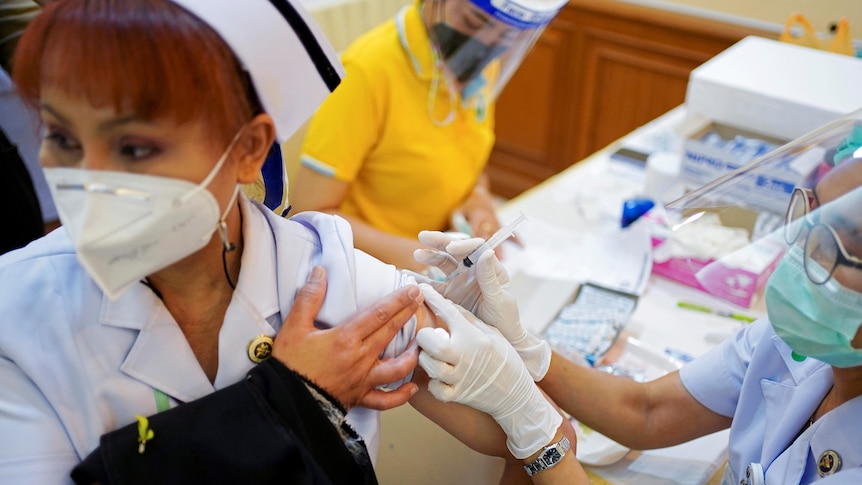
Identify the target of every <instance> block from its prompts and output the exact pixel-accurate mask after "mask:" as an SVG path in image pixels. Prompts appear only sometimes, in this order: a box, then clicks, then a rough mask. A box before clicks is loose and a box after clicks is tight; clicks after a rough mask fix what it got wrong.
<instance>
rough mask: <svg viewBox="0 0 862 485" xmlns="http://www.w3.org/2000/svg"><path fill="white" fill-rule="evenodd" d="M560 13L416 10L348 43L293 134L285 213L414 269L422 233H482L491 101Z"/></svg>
mask: <svg viewBox="0 0 862 485" xmlns="http://www.w3.org/2000/svg"><path fill="white" fill-rule="evenodd" d="M564 3H565V2H564V1H561V0H493V1H488V0H475V1H473V0H424V1H417V2H416V3H414V4H413V5H409V6H406V7H404V8H403V9H402V10H401V11H400V12H399V13H398V14H397V15H396V16H395V17H394V18H393V19H391V20H389V21H387V22H386V23H384V24H381V25H380V26H378V27H377V28H375V29H373V30H372V31H370V32H368V33H367V34H365V35H364V36H362V37H360V38H359V39H357V40H356V41H355V42H354V43H353V44H352V45H351V46H350V47H349V48H348V49H347V50H346V51H345V52H344V54H343V55H342V61H343V63H344V66H345V70H346V76H345V78H344V82H343V83H342V85H341V86H339V88H338V89H337V90H336V91H335V92H334V93H333V95H332V96H330V97H329V98H328V99H327V100H326V101H325V102H324V103H323V105H322V106H321V107H320V109H319V110H318V111H317V112H316V114H315V116H314V118H313V119H312V121H311V124H310V126H309V130H308V133H307V135H306V136H305V139H304V144H303V148H302V154H301V166H300V167H299V169H298V173H297V177H296V182H295V184H294V186H293V191H292V201H291V202H292V203H293V205H294V209H295V210H297V211H303V210H320V211H324V212H330V213H336V214H339V215H342V216H344V217H345V218H346V219H348V220H349V221H350V222H351V224H352V226H353V229H354V233H355V235H356V245H357V247H358V248H360V249H362V250H364V251H366V252H368V253H370V254H371V255H373V256H375V257H377V258H380V259H382V260H384V261H386V262H389V263H392V264H395V265H396V266H399V267H402V268H407V269H412V270H415V271H420V270H423V269H425V268H427V265H426V264H424V263H422V262H417V261H416V260H414V258H413V251H414V250H415V249H417V248H420V247H428V246H427V245H432V246H433V245H434V244H435V242H434V241H422V240H421V239H420V240H417V236H418V234H419V232H420V231H422V230H425V229H432V230H437V231H445V230H448V229H450V228H451V229H453V230H456V231H460V232H469V233H472V234H473V235H475V236H478V237H482V238H487V237H489V236H490V235H491V234H493V233H494V232H495V231H496V230H497V229H498V228H499V226H500V224H499V222H498V221H497V218H496V215H495V201H494V199H493V197H492V196H491V193H490V187H489V185H488V179H487V177H486V175H485V174H484V169H485V166H486V164H487V161H488V156H489V155H490V152H491V148H492V147H493V145H494V111H495V110H494V107H495V100H496V98H497V96H498V94H499V93H500V91H501V90H502V89H503V87H504V86H505V85H506V83H507V81H508V80H509V78H510V77H511V76H512V75H513V74H514V72H515V70H516V69H517V68H518V66H519V65H520V64H521V61H522V60H523V58H524V56H525V55H526V54H527V53H528V52H529V50H530V48H531V47H532V46H533V44H534V43H535V41H536V39H537V38H538V37H539V35H540V34H541V33H542V31H543V30H544V28H545V26H546V25H547V24H548V23H549V22H550V21H551V20H552V19H553V18H554V16H555V15H556V14H557V12H558V11H559V9H560V8H561V7H562V5H563V4H564ZM525 122H528V121H525Z"/></svg>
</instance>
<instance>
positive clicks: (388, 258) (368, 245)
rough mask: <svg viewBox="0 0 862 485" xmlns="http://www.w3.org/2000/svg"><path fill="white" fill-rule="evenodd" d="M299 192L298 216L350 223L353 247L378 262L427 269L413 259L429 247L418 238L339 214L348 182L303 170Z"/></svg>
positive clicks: (295, 204)
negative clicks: (325, 215) (317, 214)
mask: <svg viewBox="0 0 862 485" xmlns="http://www.w3.org/2000/svg"><path fill="white" fill-rule="evenodd" d="M295 185H296V188H295V190H294V192H296V193H295V194H294V195H293V196H292V197H291V200H292V203H293V209H294V211H295V212H303V211H308V210H314V211H320V212H326V213H329V214H337V215H339V216H341V217H343V218H345V219H347V221H348V222H350V225H351V226H352V228H353V242H354V246H356V247H357V248H358V249H361V250H363V251H365V252H366V253H368V254H370V255H372V256H374V257H375V258H377V259H379V260H381V261H385V262H387V263H389V264H394V265H395V266H397V267H399V268H404V269H410V270H413V271H422V270H424V269H425V265H423V264H421V263H418V262H416V260H415V259H413V251H414V250H416V249H419V248H424V247H426V246H425V245H423V244H421V243H420V242H419V241H418V240H417V239H415V238H412V239H411V238H406V237H401V236H396V235H394V234H389V233H387V232H383V231H381V230H379V229H376V228H374V227H372V226H371V225H369V224H368V223H367V222H365V221H364V220H362V219H360V218H358V217H354V216H349V215H345V214H344V213H342V212H340V211H339V208H340V207H341V203H342V202H343V201H344V197H345V196H346V194H347V190H348V188H349V186H350V184H348V183H347V182H342V181H340V180H336V179H334V178H332V177H328V176H326V175H323V174H320V173H318V172H315V171H314V170H312V169H310V168H308V167H306V166H301V167H300V168H299V172H298V173H297V183H296V184H295Z"/></svg>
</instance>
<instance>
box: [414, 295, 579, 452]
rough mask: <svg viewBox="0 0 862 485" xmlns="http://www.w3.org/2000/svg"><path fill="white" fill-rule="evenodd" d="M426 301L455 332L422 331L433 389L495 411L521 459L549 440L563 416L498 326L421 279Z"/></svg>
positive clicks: (425, 363) (419, 337) (423, 360)
mask: <svg viewBox="0 0 862 485" xmlns="http://www.w3.org/2000/svg"><path fill="white" fill-rule="evenodd" d="M419 289H420V290H421V291H422V294H423V295H424V296H425V303H426V304H428V306H429V307H430V308H431V309H432V310H433V311H434V313H435V314H436V315H437V316H438V318H440V319H441V320H443V321H444V322H445V323H446V324H447V325H448V326H449V331H450V332H451V335H450V334H449V333H447V332H446V331H445V330H443V329H440V328H437V329H431V328H423V329H422V330H420V331H419V333H418V334H417V336H416V340H417V342H418V343H419V346H420V347H421V348H422V352H421V353H420V354H419V365H421V366H422V368H423V369H425V372H427V373H428V375H429V377H431V379H432V380H431V382H430V383H429V384H428V390H429V391H431V393H432V394H433V395H434V397H436V398H437V399H439V400H441V401H455V402H459V403H462V404H466V405H468V406H470V407H473V408H475V409H478V410H480V411H483V412H485V413H488V414H489V415H491V416H492V417H493V418H494V420H495V421H497V423H498V424H499V425H500V427H501V428H502V429H503V431H504V432H505V433H506V436H507V439H506V445H507V446H508V448H509V451H511V452H512V455H514V456H515V458H519V459H524V458H527V457H528V456H530V455H532V454H533V453H535V452H536V451H538V450H540V449H542V448H543V447H544V446H545V445H547V444H548V443H549V442H550V441H551V439H552V438H553V437H554V435H555V434H556V432H557V429H558V428H559V427H560V424H561V423H562V421H563V418H562V416H560V414H559V413H558V412H557V411H556V409H554V407H553V406H552V405H551V404H550V403H549V402H548V401H547V400H546V399H545V397H544V396H543V395H542V393H541V392H539V388H538V387H536V384H535V383H534V382H533V379H532V378H530V375H529V372H528V371H527V369H526V367H524V363H523V362H522V361H521V359H520V358H519V357H518V355H517V354H516V353H515V351H514V349H513V348H512V347H511V346H510V345H509V343H508V342H507V341H506V340H505V339H504V338H503V337H502V335H500V334H499V333H498V332H497V331H496V330H495V329H493V328H491V327H488V326H487V325H485V324H484V323H482V321H480V320H478V319H476V317H475V316H473V314H471V313H470V312H468V311H467V310H465V309H463V308H461V307H459V306H457V305H455V304H454V303H452V302H451V301H448V300H446V299H444V298H443V297H442V296H441V295H440V294H439V293H437V292H436V291H434V289H433V288H431V287H430V286H428V285H426V284H420V285H419Z"/></svg>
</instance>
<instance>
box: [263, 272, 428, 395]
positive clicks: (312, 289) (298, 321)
mask: <svg viewBox="0 0 862 485" xmlns="http://www.w3.org/2000/svg"><path fill="white" fill-rule="evenodd" d="M325 294H326V276H325V273H324V271H323V269H322V268H315V269H314V270H313V271H312V274H311V276H310V277H309V281H308V283H307V284H306V285H305V286H303V287H302V288H301V289H300V290H299V292H298V293H297V296H296V301H295V302H294V306H293V308H291V311H290V313H289V314H288V316H287V318H285V320H284V324H283V325H282V327H281V329H280V330H279V333H278V335H277V336H276V339H275V344H274V346H273V352H272V356H273V357H274V358H276V359H277V360H279V361H280V362H282V363H283V364H284V365H285V366H287V367H289V368H291V369H293V370H294V371H296V372H298V373H299V374H302V375H303V376H305V377H306V378H308V379H309V380H311V381H312V382H314V383H315V384H317V385H318V386H319V387H321V388H322V389H324V390H325V391H326V392H328V393H329V394H330V395H331V396H333V397H334V398H335V399H337V400H338V401H339V402H340V403H341V404H342V405H343V406H344V407H345V408H347V409H349V408H351V407H354V406H357V405H362V406H365V407H369V408H373V409H381V410H382V409H389V408H392V407H396V406H400V405H401V404H404V403H405V402H407V400H408V399H409V398H410V396H412V395H413V394H414V393H415V392H416V389H417V388H416V384H413V383H410V382H408V383H406V384H403V385H402V386H400V387H399V388H398V389H396V390H394V391H391V392H387V391H382V390H379V389H377V387H378V386H381V385H384V384H387V383H390V382H396V381H398V380H400V379H402V378H404V377H405V376H407V374H409V373H410V372H411V371H412V370H413V368H414V367H415V366H416V362H417V349H416V347H415V346H413V347H411V349H410V350H407V351H405V352H404V353H403V354H402V355H400V356H398V357H396V358H393V359H388V360H380V359H379V356H380V354H381V353H382V352H383V350H384V349H385V348H386V345H387V344H388V343H389V342H390V341H391V340H392V338H393V337H394V336H395V334H396V333H398V331H399V330H400V329H401V327H403V326H404V324H405V323H406V322H407V321H408V320H409V319H410V317H411V316H413V314H414V313H415V312H416V310H417V308H418V307H419V304H420V303H421V302H422V295H421V294H420V293H419V290H418V289H417V288H416V287H415V286H407V287H404V288H402V289H400V290H398V291H395V292H393V293H392V294H390V295H388V296H386V297H384V298H383V299H381V300H380V301H378V302H376V303H375V304H374V305H372V306H370V307H368V308H365V309H363V310H361V311H359V312H358V313H357V314H356V315H354V316H352V317H351V318H350V319H349V320H348V321H347V322H345V323H343V324H342V325H339V326H338V327H335V328H331V329H326V330H318V329H316V328H315V327H314V318H315V317H316V315H317V312H318V311H319V310H320V306H321V305H322V303H323V298H324V296H325Z"/></svg>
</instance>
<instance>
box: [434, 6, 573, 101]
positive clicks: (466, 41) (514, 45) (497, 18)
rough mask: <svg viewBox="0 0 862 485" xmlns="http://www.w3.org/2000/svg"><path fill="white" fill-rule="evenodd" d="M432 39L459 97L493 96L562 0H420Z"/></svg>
mask: <svg viewBox="0 0 862 485" xmlns="http://www.w3.org/2000/svg"><path fill="white" fill-rule="evenodd" d="M425 1H426V4H425V5H424V6H423V11H424V15H425V17H426V24H427V25H428V28H429V35H430V37H431V42H432V44H433V45H434V47H435V49H436V51H437V55H438V56H439V59H440V61H442V64H443V70H444V72H445V74H446V76H447V78H448V79H449V81H450V82H451V83H452V84H453V85H454V86H455V88H456V89H457V90H458V91H459V92H461V94H462V96H463V97H464V98H467V97H469V96H471V95H472V94H473V93H475V92H477V91H478V90H479V89H482V90H483V91H484V92H485V93H487V94H486V95H487V97H489V98H490V99H491V100H493V99H495V98H496V97H497V95H498V94H499V93H500V91H501V90H502V89H503V87H504V86H505V85H506V82H508V80H509V78H511V77H512V75H513V74H514V73H515V71H516V70H517V69H518V66H519V65H520V64H521V61H522V60H523V58H524V56H526V55H527V53H528V52H529V51H530V48H531V47H532V46H533V44H534V43H535V42H536V39H538V37H539V35H540V34H541V33H542V31H543V30H544V29H545V26H546V25H547V24H548V23H549V22H550V21H551V20H552V19H553V18H554V16H555V15H556V14H557V12H558V11H559V10H560V8H561V7H562V6H563V5H564V4H565V1H560V0H425Z"/></svg>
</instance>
